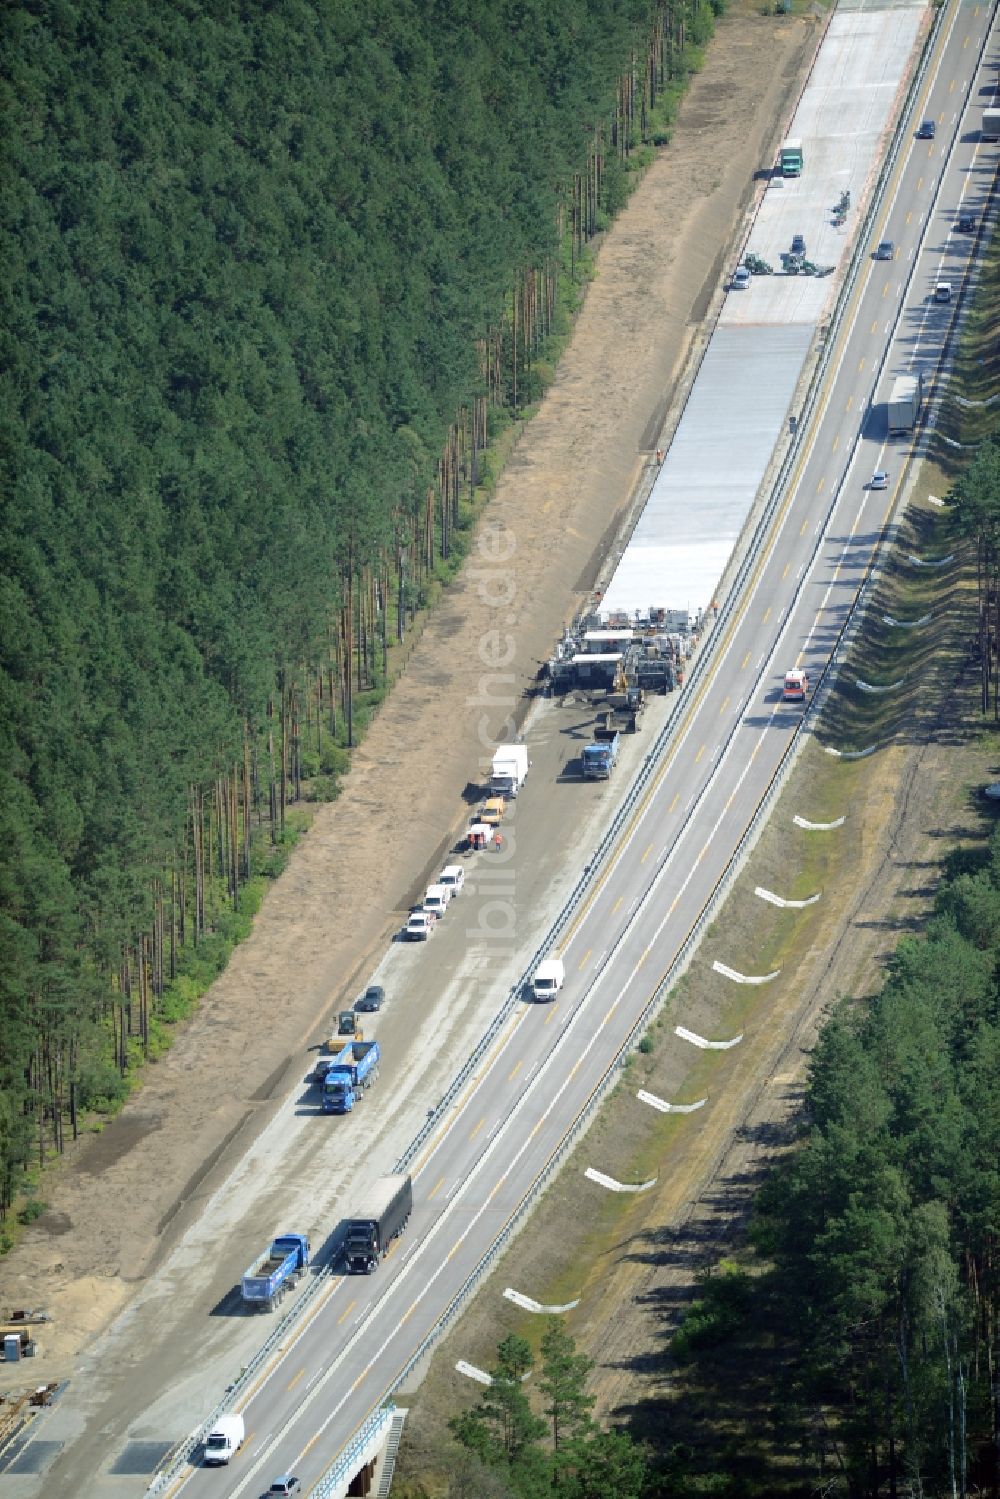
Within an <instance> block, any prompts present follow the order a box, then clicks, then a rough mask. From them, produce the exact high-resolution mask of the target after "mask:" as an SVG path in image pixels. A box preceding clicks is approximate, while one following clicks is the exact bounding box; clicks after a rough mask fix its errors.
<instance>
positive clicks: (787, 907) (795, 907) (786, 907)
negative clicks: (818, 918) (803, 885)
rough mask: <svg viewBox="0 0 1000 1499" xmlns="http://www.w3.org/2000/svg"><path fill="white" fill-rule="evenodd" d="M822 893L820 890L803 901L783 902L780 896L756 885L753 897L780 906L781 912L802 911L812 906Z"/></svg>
mask: <svg viewBox="0 0 1000 1499" xmlns="http://www.w3.org/2000/svg"><path fill="white" fill-rule="evenodd" d="M822 893H823V892H822V890H818V891H817V892H816V894H815V895H807V896H806V898H805V900H785V899H783V897H782V896H780V895H775V893H774V891H773V890H765V889H764V886H763V885H758V886H757V888H756V889H755V890H754V895H759V896H760V898H761V900H766V901H769V902H770V904H771V905H772V906H780V907H781V908H782V910H783V911H804V910H805V908H806V906H814V905H815V904H816V902H817V901H818V900H819V898H820V896H821V895H822Z"/></svg>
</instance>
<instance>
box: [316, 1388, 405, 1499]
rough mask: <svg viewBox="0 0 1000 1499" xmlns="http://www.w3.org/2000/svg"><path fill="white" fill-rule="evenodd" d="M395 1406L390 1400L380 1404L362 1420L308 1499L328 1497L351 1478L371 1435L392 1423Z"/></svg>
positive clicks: (373, 1435)
mask: <svg viewBox="0 0 1000 1499" xmlns="http://www.w3.org/2000/svg"><path fill="white" fill-rule="evenodd" d="M395 1410H396V1407H395V1405H394V1404H393V1402H392V1401H391V1400H388V1401H386V1402H385V1403H384V1404H383V1405H380V1406H379V1408H378V1410H377V1411H373V1412H372V1414H371V1415H370V1416H369V1417H368V1418H367V1420H365V1421H363V1422H362V1423H361V1425H360V1426H359V1427H358V1429H357V1431H356V1432H355V1433H354V1435H353V1436H352V1437H351V1440H350V1441H349V1442H348V1444H347V1446H346V1447H344V1448H342V1449H341V1451H340V1452H339V1453H338V1454H337V1458H336V1460H335V1462H334V1463H333V1465H332V1466H331V1467H329V1468H327V1470H326V1472H325V1473H324V1474H323V1477H322V1478H321V1479H320V1481H319V1483H317V1484H315V1485H314V1486H313V1488H312V1489H310V1491H309V1499H329V1496H330V1495H331V1494H332V1493H333V1492H334V1491H335V1490H336V1489H337V1488H338V1487H339V1486H340V1485H341V1484H342V1483H344V1482H345V1481H346V1480H348V1479H350V1478H353V1476H354V1474H355V1472H356V1471H357V1470H356V1466H355V1465H356V1463H357V1461H358V1459H359V1458H360V1457H361V1455H362V1454H363V1452H364V1450H365V1448H366V1447H367V1446H368V1444H369V1442H370V1441H371V1440H372V1438H373V1437H375V1436H377V1435H378V1428H379V1427H380V1426H385V1427H386V1428H388V1427H389V1426H391V1424H392V1418H393V1415H394V1414H395Z"/></svg>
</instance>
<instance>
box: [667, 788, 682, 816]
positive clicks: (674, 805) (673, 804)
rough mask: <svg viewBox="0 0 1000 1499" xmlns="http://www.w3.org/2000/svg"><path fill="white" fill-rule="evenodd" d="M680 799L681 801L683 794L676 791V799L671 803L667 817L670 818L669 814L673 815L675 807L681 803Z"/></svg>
mask: <svg viewBox="0 0 1000 1499" xmlns="http://www.w3.org/2000/svg"><path fill="white" fill-rule="evenodd" d="M680 799H681V794H680V792H679V791H675V792H674V799H673V801H672V802H671V803H670V806H669V807H668V808H667V815H668V816H669V814H670V813H671V812H672V811H673V810H674V808H675V807H676V805H677V803H678V802H679V801H680Z"/></svg>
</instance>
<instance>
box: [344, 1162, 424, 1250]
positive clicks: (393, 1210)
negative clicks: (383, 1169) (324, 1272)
mask: <svg viewBox="0 0 1000 1499" xmlns="http://www.w3.org/2000/svg"><path fill="white" fill-rule="evenodd" d="M412 1208H413V1185H412V1183H411V1181H410V1178H409V1176H402V1175H396V1176H383V1177H381V1178H380V1179H379V1180H378V1181H377V1182H376V1183H375V1185H374V1187H373V1188H372V1190H371V1192H370V1193H369V1195H368V1199H367V1201H366V1202H365V1203H364V1204H363V1205H362V1207H361V1209H360V1211H359V1212H358V1213H357V1214H356V1215H355V1216H354V1217H353V1218H350V1219H348V1222H347V1243H346V1245H345V1248H344V1254H345V1256H346V1259H347V1268H348V1270H349V1271H350V1272H351V1274H352V1275H370V1274H371V1272H372V1271H373V1270H374V1269H375V1267H376V1266H377V1265H378V1262H379V1260H381V1259H384V1258H385V1255H386V1253H387V1252H388V1249H389V1245H390V1244H391V1243H392V1241H393V1239H395V1238H398V1236H399V1235H400V1234H401V1233H402V1232H403V1229H404V1228H405V1226H406V1221H407V1219H408V1218H409V1216H410V1212H411V1210H412Z"/></svg>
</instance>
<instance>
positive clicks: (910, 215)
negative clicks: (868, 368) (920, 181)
mask: <svg viewBox="0 0 1000 1499" xmlns="http://www.w3.org/2000/svg"><path fill="white" fill-rule="evenodd" d="M912 217H913V210H912V209H911V210H910V212H909V213H908V214H907V215H906V222H907V223H909V222H910V220H911V219H912ZM872 332H873V333H874V332H875V328H874V325H873V326H872Z"/></svg>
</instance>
